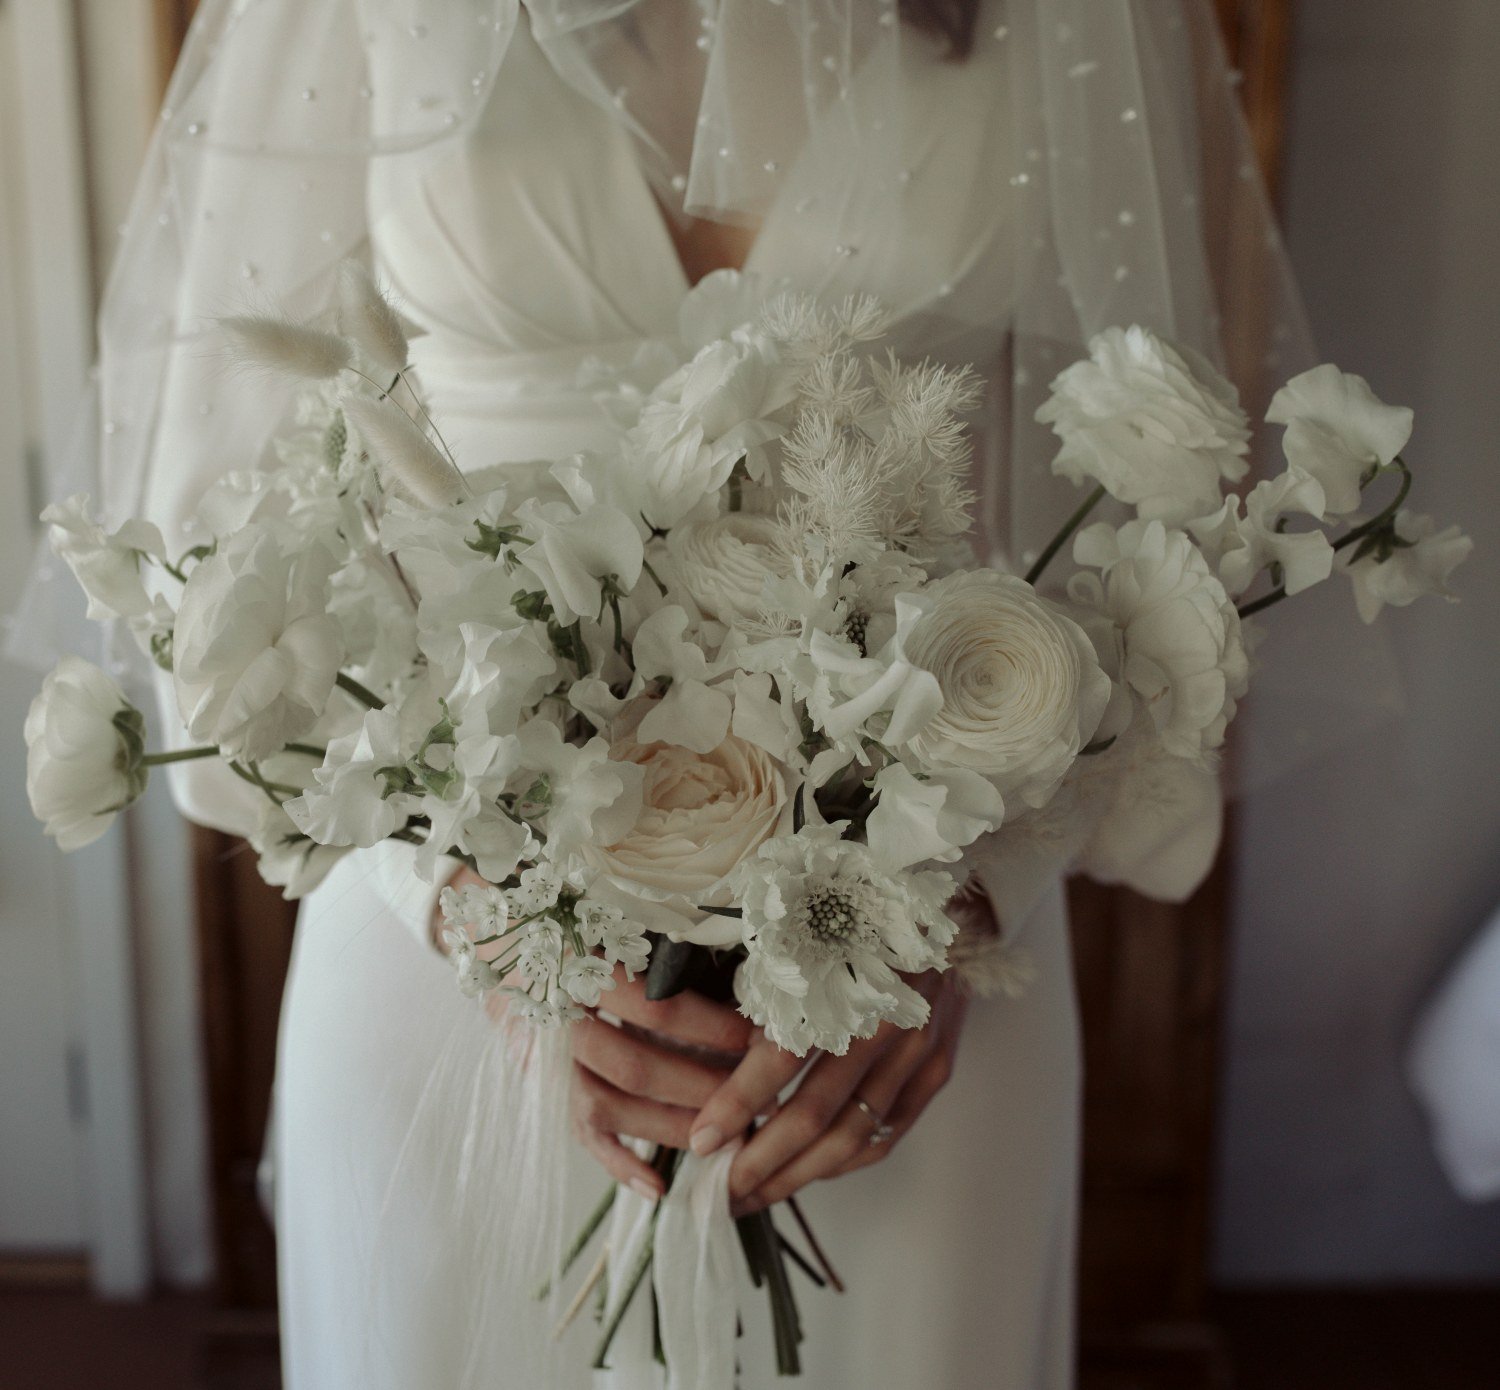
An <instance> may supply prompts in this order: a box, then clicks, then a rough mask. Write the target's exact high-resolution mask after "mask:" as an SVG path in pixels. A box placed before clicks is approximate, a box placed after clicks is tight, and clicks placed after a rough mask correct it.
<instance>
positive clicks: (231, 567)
mask: <svg viewBox="0 0 1500 1390" xmlns="http://www.w3.org/2000/svg"><path fill="white" fill-rule="evenodd" d="M336 563H337V562H336V559H335V557H334V556H333V554H332V553H331V552H330V551H328V550H327V549H325V548H324V547H323V546H321V545H316V544H309V543H308V542H307V540H306V538H304V537H289V538H287V539H286V540H285V541H284V540H283V539H282V538H281V537H280V536H278V534H277V533H276V532H275V531H272V530H268V529H262V528H254V527H252V528H250V529H247V530H245V531H242V532H240V534H239V535H237V536H234V537H232V538H230V539H229V540H228V541H226V542H225V543H224V545H223V547H222V548H221V549H220V550H219V551H218V552H217V553H216V554H214V555H211V556H209V557H208V558H207V559H206V560H204V561H202V562H201V563H200V564H199V565H198V566H197V567H196V568H195V569H194V570H193V572H192V573H191V574H190V575H189V576H188V581H187V584H186V585H185V586H184V587H183V591H182V601H181V603H180V604H179V605H178V609H177V625H176V628H175V629H174V634H173V662H172V678H173V683H174V685H175V686H176V691H177V707H178V710H179V712H180V713H181V715H182V721H183V723H184V724H186V725H187V727H188V732H189V733H190V734H191V735H192V736H193V737H194V738H195V739H200V740H202V741H204V742H207V743H214V744H217V745H218V746H219V747H220V748H222V749H223V750H224V752H225V753H227V754H228V755H229V756H231V757H236V758H249V759H257V758H264V757H268V756H269V755H270V754H272V753H275V752H277V751H279V750H280V749H281V748H282V747H284V746H285V745H286V744H287V743H290V742H292V741H293V740H295V739H297V738H298V737H300V736H301V735H302V734H305V733H306V732H307V731H308V730H309V729H311V728H312V726H313V725H314V724H315V723H317V721H318V717H319V716H320V715H321V714H322V713H323V709H324V707H325V706H326V705H327V703H328V699H329V696H330V695H331V694H332V691H333V683H334V678H335V677H336V676H337V675H338V672H339V666H340V664H341V663H342V661H343V658H344V652H343V642H342V638H341V637H340V634H339V628H338V624H337V623H336V622H335V621H334V620H333V619H332V618H331V617H329V616H328V612H327V609H328V601H329V576H330V575H331V573H332V571H333V569H334V566H335V564H336Z"/></svg>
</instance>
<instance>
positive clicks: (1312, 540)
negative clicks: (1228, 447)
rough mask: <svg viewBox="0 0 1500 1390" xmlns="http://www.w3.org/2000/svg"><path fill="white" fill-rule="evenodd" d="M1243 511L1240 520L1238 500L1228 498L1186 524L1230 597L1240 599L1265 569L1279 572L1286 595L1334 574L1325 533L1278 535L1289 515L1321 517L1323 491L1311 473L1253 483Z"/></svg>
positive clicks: (1291, 473) (1296, 472)
mask: <svg viewBox="0 0 1500 1390" xmlns="http://www.w3.org/2000/svg"><path fill="white" fill-rule="evenodd" d="M1244 506H1245V514H1244V516H1243V517H1242V516H1241V515H1240V499H1239V498H1238V497H1236V496H1234V495H1233V494H1231V495H1230V496H1228V497H1226V498H1225V499H1224V505H1223V507H1222V508H1220V510H1219V511H1218V512H1216V513H1215V514H1214V515H1213V516H1209V517H1203V518H1200V519H1199V520H1197V521H1190V522H1188V530H1189V531H1191V532H1192V533H1193V537H1194V539H1196V540H1197V542H1198V544H1199V546H1200V547H1201V548H1202V549H1203V551H1204V555H1205V558H1207V559H1209V561H1210V562H1211V563H1214V564H1215V565H1216V567H1217V570H1218V575H1219V578H1220V579H1221V580H1222V581H1223V582H1224V588H1225V589H1226V590H1227V591H1228V592H1229V593H1231V594H1234V595H1239V594H1243V593H1244V592H1245V590H1246V589H1248V588H1249V587H1250V586H1251V585H1252V584H1253V583H1254V582H1255V579H1256V576H1257V575H1259V574H1260V573H1261V571H1262V570H1264V569H1266V568H1267V566H1270V565H1279V566H1280V567H1281V573H1282V583H1283V584H1284V586H1285V588H1286V591H1287V593H1288V594H1300V593H1301V592H1302V591H1303V590H1304V589H1310V588H1311V587H1312V586H1313V585H1314V584H1321V583H1322V582H1323V580H1325V579H1327V578H1328V576H1329V575H1330V574H1332V573H1333V545H1332V544H1331V542H1330V541H1329V539H1328V536H1327V534H1326V533H1325V532H1323V531H1321V530H1315V531H1290V530H1283V529H1281V528H1280V527H1279V525H1278V523H1279V522H1280V521H1281V519H1282V518H1283V517H1284V516H1286V515H1287V514H1288V513H1300V514H1303V515H1306V516H1314V517H1321V516H1322V515H1323V509H1324V501H1323V488H1322V485H1321V484H1320V483H1319V482H1318V480H1317V479H1316V478H1314V477H1313V476H1312V475H1311V474H1309V473H1304V472H1303V471H1302V470H1301V469H1300V468H1289V469H1287V471H1286V472H1285V473H1283V474H1282V475H1281V476H1280V477H1278V478H1268V479H1267V480H1266V481H1265V482H1263V483H1257V484H1256V485H1255V487H1254V488H1252V489H1251V491H1250V495H1249V497H1247V498H1246V499H1245V504H1244Z"/></svg>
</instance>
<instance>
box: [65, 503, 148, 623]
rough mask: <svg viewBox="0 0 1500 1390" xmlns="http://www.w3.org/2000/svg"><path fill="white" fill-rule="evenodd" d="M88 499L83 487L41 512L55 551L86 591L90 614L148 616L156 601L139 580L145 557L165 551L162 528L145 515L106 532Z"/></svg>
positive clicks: (98, 616)
mask: <svg viewBox="0 0 1500 1390" xmlns="http://www.w3.org/2000/svg"><path fill="white" fill-rule="evenodd" d="M88 501H89V499H88V495H87V494H86V493H80V494H78V495H77V496H74V497H69V498H68V499H67V500H66V501H64V502H57V503H54V504H53V505H52V506H50V507H48V508H47V509H46V511H44V512H43V513H42V520H43V521H44V522H45V523H46V524H47V526H48V527H49V528H50V530H49V531H48V534H47V540H48V542H49V544H50V545H51V546H52V552H53V554H55V555H57V556H58V557H59V558H60V559H62V560H63V561H65V562H66V564H67V566H68V568H69V569H70V570H72V571H73V577H74V578H75V579H77V580H78V583H79V586H80V587H81V588H82V589H83V592H84V593H85V594H86V595H87V596H88V601H89V606H88V616H89V617H90V618H92V619H94V620H95V621H96V622H97V621H103V620H107V619H109V618H128V619H134V618H144V617H146V616H147V615H148V614H149V613H150V611H151V606H152V603H151V597H150V595H149V594H147V592H146V586H145V585H144V584H143V583H142V582H141V560H142V557H144V556H151V557H153V558H155V559H157V560H161V559H164V558H165V557H166V553H167V552H166V546H165V544H164V543H163V541H162V538H161V532H160V531H158V530H157V529H156V527H155V526H152V525H151V524H150V523H149V522H145V521H127V522H126V523H125V524H124V525H123V526H122V527H120V529H119V530H118V531H114V532H107V531H105V529H104V528H103V527H102V526H100V525H99V523H98V522H97V521H95V520H94V519H93V518H92V517H90V516H89V514H88Z"/></svg>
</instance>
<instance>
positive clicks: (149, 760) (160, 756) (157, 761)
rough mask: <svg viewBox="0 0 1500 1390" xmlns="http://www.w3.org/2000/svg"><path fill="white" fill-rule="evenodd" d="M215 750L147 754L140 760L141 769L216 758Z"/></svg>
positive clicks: (216, 750)
mask: <svg viewBox="0 0 1500 1390" xmlns="http://www.w3.org/2000/svg"><path fill="white" fill-rule="evenodd" d="M218 756H219V750H218V749H217V748H179V749H178V750H177V751H176V752H175V753H147V754H146V756H145V757H144V758H142V759H141V766H142V767H165V766H166V765H167V764H168V763H188V762H192V761H193V759H195V758H216V757H218Z"/></svg>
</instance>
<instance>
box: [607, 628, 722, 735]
mask: <svg viewBox="0 0 1500 1390" xmlns="http://www.w3.org/2000/svg"><path fill="white" fill-rule="evenodd" d="M687 629H688V615H687V614H686V613H685V612H684V611H683V610H682V609H681V608H678V607H677V606H676V605H675V604H674V605H671V606H669V607H666V608H659V609H657V611H656V612H655V613H653V614H652V615H651V616H650V617H649V618H647V619H646V621H645V622H643V623H642V624H641V625H640V627H639V628H638V629H637V630H636V634H635V641H634V643H633V645H632V652H633V655H634V657H635V672H636V677H637V685H638V686H639V685H641V684H642V683H643V682H647V681H653V680H659V679H661V678H663V677H665V678H666V679H667V680H669V681H670V682H671V684H670V686H669V688H668V690H667V693H666V695H665V696H664V697H663V698H662V699H661V700H660V701H658V702H657V703H655V704H654V705H652V706H651V707H650V708H649V709H648V711H647V713H646V715H645V718H644V719H643V720H642V721H641V726H640V729H639V731H638V733H637V736H638V737H639V738H640V739H641V740H642V741H643V742H646V743H657V742H660V743H674V744H676V745H678V746H679V747H681V748H686V749H688V750H689V751H690V752H693V753H700V754H706V753H711V752H713V750H714V749H715V748H717V747H718V746H719V745H720V744H721V743H723V741H724V736H725V735H726V734H727V733H728V732H729V720H730V717H731V715H732V714H733V705H732V704H731V702H730V699H729V696H728V695H726V694H725V693H724V692H723V691H722V690H716V689H713V688H711V687H710V686H709V685H708V684H707V682H708V681H709V680H710V679H711V678H712V677H713V674H714V672H713V671H712V670H711V668H710V667H709V664H708V658H707V656H705V655H704V652H703V648H702V647H700V646H699V645H698V644H697V642H695V641H691V640H689V639H688V637H687Z"/></svg>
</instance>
